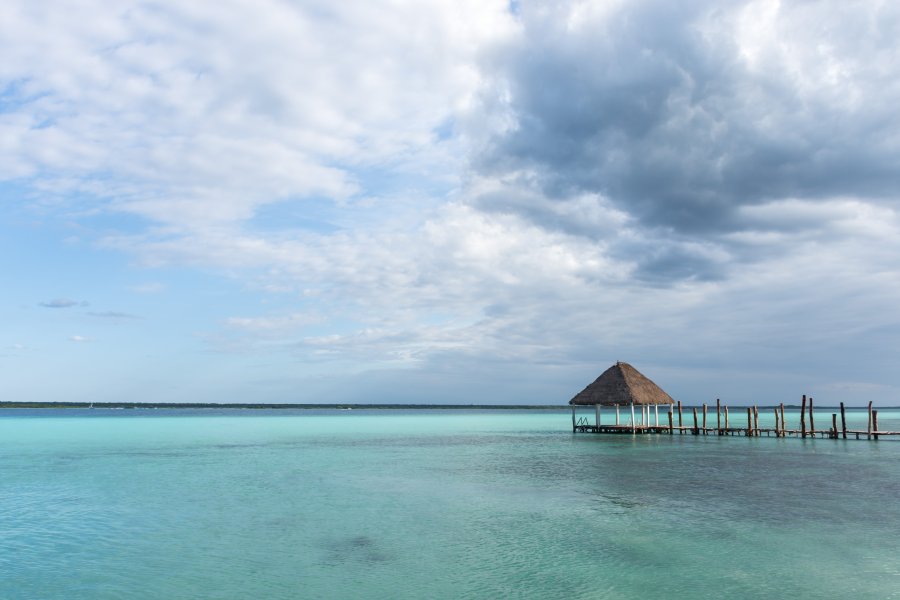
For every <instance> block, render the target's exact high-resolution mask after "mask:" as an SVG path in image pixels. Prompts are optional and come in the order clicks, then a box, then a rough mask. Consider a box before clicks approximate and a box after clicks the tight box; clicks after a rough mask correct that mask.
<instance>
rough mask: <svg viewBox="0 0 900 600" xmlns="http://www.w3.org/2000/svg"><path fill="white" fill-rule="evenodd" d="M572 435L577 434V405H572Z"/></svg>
mask: <svg viewBox="0 0 900 600" xmlns="http://www.w3.org/2000/svg"><path fill="white" fill-rule="evenodd" d="M572 433H575V405H574V404H573V405H572Z"/></svg>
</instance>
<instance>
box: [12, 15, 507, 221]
mask: <svg viewBox="0 0 900 600" xmlns="http://www.w3.org/2000/svg"><path fill="white" fill-rule="evenodd" d="M6 16H7V18H5V19H4V23H3V25H0V40H3V42H0V52H2V53H3V55H4V56H6V57H7V58H8V60H7V61H5V63H6V64H5V65H4V67H3V68H2V69H0V80H2V81H4V82H5V86H4V91H3V103H4V106H5V111H4V118H3V120H2V122H0V131H2V132H3V133H4V135H3V136H2V137H3V139H4V140H6V142H5V143H4V144H3V145H2V146H0V159H2V160H0V163H2V164H4V165H6V166H5V168H4V170H5V171H4V172H3V173H0V176H4V175H5V176H6V177H17V178H27V179H31V180H33V181H36V183H37V184H38V185H39V186H40V187H41V189H43V190H44V191H45V194H46V195H48V196H54V197H55V198H57V199H58V200H59V201H62V202H65V203H68V204H73V203H76V206H75V207H77V208H83V207H81V206H78V205H77V203H83V202H85V201H88V202H90V204H92V205H93V207H94V208H96V207H97V206H100V207H102V209H103V210H105V211H113V212H125V213H129V214H135V215H139V216H141V217H144V218H146V219H148V220H149V221H151V222H155V223H159V224H164V225H166V226H167V227H169V228H176V229H186V230H191V229H196V228H200V227H204V226H209V225H211V224H217V223H219V224H221V223H234V222H239V221H244V220H246V219H249V218H251V217H252V216H253V215H254V214H255V212H256V211H257V210H259V209H260V208H261V207H263V206H266V205H271V204H274V203H279V202H296V201H298V200H302V199H303V198H309V197H325V198H329V199H331V200H334V201H346V200H347V199H349V198H351V197H354V196H355V195H357V194H359V193H360V192H361V190H362V186H363V185H365V184H369V183H372V182H373V181H375V180H378V179H380V178H382V173H383V172H385V171H387V170H390V171H399V172H403V173H406V174H408V176H409V178H410V179H415V178H422V176H427V177H428V178H429V179H438V180H440V179H441V178H446V177H447V173H448V169H447V167H448V165H452V164H453V163H455V162H457V160H458V159H456V158H455V156H456V155H457V152H456V150H457V148H456V145H455V143H454V142H453V140H450V139H447V136H446V135H444V134H440V131H443V130H444V129H446V124H447V122H448V119H449V120H450V121H452V115H453V113H454V112H455V111H456V110H457V109H458V108H459V107H461V106H464V105H465V104H466V103H468V102H469V101H470V94H471V91H472V89H473V82H474V81H475V80H476V79H477V71H476V70H475V69H474V68H473V64H472V61H473V59H474V54H475V51H476V49H477V48H478V47H479V46H480V44H481V42H482V40H485V39H489V38H492V37H496V36H497V35H502V32H503V30H504V23H505V22H506V21H507V12H506V9H505V3H503V2H499V1H498V2H488V3H485V2H480V1H478V2H476V1H474V0H466V1H463V2H459V1H453V2H451V1H449V0H448V1H442V2H436V3H430V4H429V5H428V6H425V5H421V4H420V3H416V2H400V3H395V4H392V5H391V7H389V8H388V7H385V6H384V5H381V4H377V3H376V4H372V3H365V2H349V3H340V4H338V5H334V4H329V3H321V2H311V3H310V2H308V3H302V4H287V3H284V2H280V1H278V0H262V1H261V2H257V3H253V4H252V5H251V4H249V3H246V2H225V3H222V4H220V5H218V6H216V7H215V9H214V10H212V9H210V8H209V7H200V6H196V7H187V6H185V5H184V4H183V3H176V2H161V3H156V4H153V5H142V6H136V7H132V8H131V9H129V10H128V11H111V10H109V8H108V7H107V6H106V5H105V4H104V3H102V2H98V1H96V0H94V1H90V0H89V1H88V2H85V3H82V4H81V5H80V6H79V14H78V16H77V18H75V15H73V14H72V8H71V7H69V6H68V5H67V4H65V3H58V4H56V5H51V6H49V7H48V10H46V11H34V10H33V9H32V8H31V7H30V5H29V4H28V3H27V2H24V1H22V2H18V1H14V2H13V3H12V4H11V5H9V6H8V7H7V10H6ZM75 21H78V23H77V24H76V23H75ZM413 31H414V32H416V35H410V32H413ZM442 139H443V140H444V141H442ZM452 171H453V169H450V172H452ZM450 178H451V179H452V176H451V177H450ZM445 185H446V184H445Z"/></svg>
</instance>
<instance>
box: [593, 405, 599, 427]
mask: <svg viewBox="0 0 900 600" xmlns="http://www.w3.org/2000/svg"><path fill="white" fill-rule="evenodd" d="M594 426H595V427H600V405H599V404H595V405H594Z"/></svg>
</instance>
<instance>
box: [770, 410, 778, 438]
mask: <svg viewBox="0 0 900 600" xmlns="http://www.w3.org/2000/svg"><path fill="white" fill-rule="evenodd" d="M772 410H773V411H774V412H775V437H778V435H779V431H778V407H777V406H776V407H775V408H773V409H772Z"/></svg>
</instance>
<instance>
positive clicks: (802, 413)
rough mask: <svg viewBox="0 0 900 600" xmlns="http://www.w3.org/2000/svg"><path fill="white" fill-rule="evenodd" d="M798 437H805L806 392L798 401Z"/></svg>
mask: <svg viewBox="0 0 900 600" xmlns="http://www.w3.org/2000/svg"><path fill="white" fill-rule="evenodd" d="M800 437H806V394H803V400H802V401H801V402H800Z"/></svg>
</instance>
